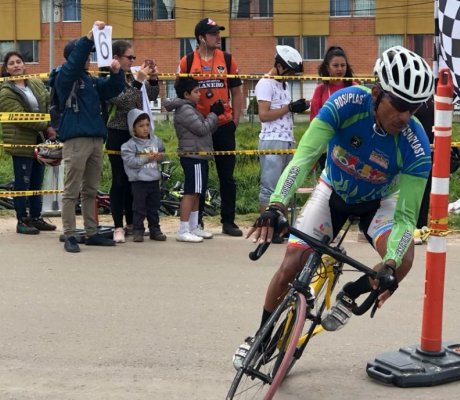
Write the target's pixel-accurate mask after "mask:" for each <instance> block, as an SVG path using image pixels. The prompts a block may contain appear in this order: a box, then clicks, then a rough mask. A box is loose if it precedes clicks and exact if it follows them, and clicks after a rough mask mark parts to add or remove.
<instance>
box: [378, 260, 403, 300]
mask: <svg viewBox="0 0 460 400" xmlns="http://www.w3.org/2000/svg"><path fill="white" fill-rule="evenodd" d="M395 272H396V269H395V268H394V267H392V266H391V265H388V264H384V265H383V267H382V268H381V269H380V270H379V271H378V272H377V275H376V276H375V279H378V280H379V289H380V291H381V292H384V291H385V290H389V291H390V293H391V294H393V293H394V292H395V290H396V289H397V288H398V281H397V280H396V276H395Z"/></svg>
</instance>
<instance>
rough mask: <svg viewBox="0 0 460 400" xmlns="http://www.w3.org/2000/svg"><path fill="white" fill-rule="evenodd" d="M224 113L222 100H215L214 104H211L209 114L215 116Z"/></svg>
mask: <svg viewBox="0 0 460 400" xmlns="http://www.w3.org/2000/svg"><path fill="white" fill-rule="evenodd" d="M224 111H225V109H224V103H223V102H222V100H217V101H216V102H215V103H213V104H211V112H212V113H214V114H216V115H217V116H219V115H221V114H223V113H224Z"/></svg>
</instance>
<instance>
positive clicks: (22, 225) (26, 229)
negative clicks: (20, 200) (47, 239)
mask: <svg viewBox="0 0 460 400" xmlns="http://www.w3.org/2000/svg"><path fill="white" fill-rule="evenodd" d="M16 233H22V234H23V235H38V234H39V233H40V231H39V230H38V229H37V228H35V226H32V225H29V224H28V223H27V222H26V221H18V224H17V225H16Z"/></svg>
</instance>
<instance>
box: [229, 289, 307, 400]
mask: <svg viewBox="0 0 460 400" xmlns="http://www.w3.org/2000/svg"><path fill="white" fill-rule="evenodd" d="M300 298H301V299H300ZM304 316H305V298H304V296H303V295H301V294H298V293H289V294H288V295H287V296H286V297H285V298H284V300H283V301H282V303H281V304H280V305H279V306H278V307H277V309H276V310H275V311H274V313H273V314H272V316H271V317H270V319H269V320H268V321H267V323H266V324H265V325H264V326H263V327H262V328H261V329H260V330H259V331H258V332H257V334H256V336H255V338H254V343H253V345H252V346H251V349H250V350H249V352H248V354H247V356H246V358H245V361H244V364H243V367H242V368H240V369H239V370H238V371H237V372H236V374H235V377H234V379H233V381H232V383H231V385H230V389H229V391H228V394H227V397H226V399H227V400H233V399H239V400H243V399H246V400H248V399H264V398H265V397H264V396H265V395H266V394H267V392H268V390H269V389H270V384H271V383H272V381H273V379H274V377H276V375H278V373H280V371H281V374H282V376H281V374H280V375H279V377H278V378H277V379H278V380H279V382H277V387H276V388H274V390H275V391H276V389H277V388H278V386H279V384H280V383H281V381H282V378H283V377H284V374H285V373H286V371H287V367H288V366H289V365H290V363H291V360H292V357H293V355H294V351H295V348H296V344H297V341H298V338H299V336H300V334H301V333H302V328H303V324H304ZM292 332H294V333H295V336H296V337H293V336H292V335H291V333H292ZM291 338H292V339H293V340H294V342H293V343H294V344H293V345H292V346H291V347H290V340H288V339H291ZM264 343H265V344H264ZM261 346H263V351H259V349H260V347H261ZM288 348H289V353H287V350H288ZM286 355H287V356H288V357H286ZM283 362H284V364H283ZM281 367H282V368H283V369H282V370H281Z"/></svg>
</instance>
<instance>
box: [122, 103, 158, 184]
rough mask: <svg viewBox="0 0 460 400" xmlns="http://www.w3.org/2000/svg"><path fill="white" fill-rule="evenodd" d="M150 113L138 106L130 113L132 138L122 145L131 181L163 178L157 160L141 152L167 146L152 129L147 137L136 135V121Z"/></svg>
mask: <svg viewBox="0 0 460 400" xmlns="http://www.w3.org/2000/svg"><path fill="white" fill-rule="evenodd" d="M141 115H145V116H147V117H148V115H147V114H146V113H145V112H144V111H142V110H138V109H137V108H135V109H133V110H131V111H130V112H129V113H128V127H129V133H130V134H131V136H132V137H131V139H129V140H128V141H127V142H126V143H124V144H123V145H122V146H121V158H122V159H123V166H124V167H125V172H126V175H128V180H129V181H130V182H136V181H145V182H150V181H158V180H160V179H161V172H160V169H159V168H158V164H157V162H156V161H149V160H148V158H147V157H146V156H141V155H139V153H152V152H164V151H165V147H164V145H163V142H162V141H161V139H160V138H158V137H157V136H155V135H154V134H153V132H152V131H150V135H149V137H148V138H147V139H141V138H138V137H136V136H135V135H134V121H136V119H137V118H138V117H139V116H141Z"/></svg>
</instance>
